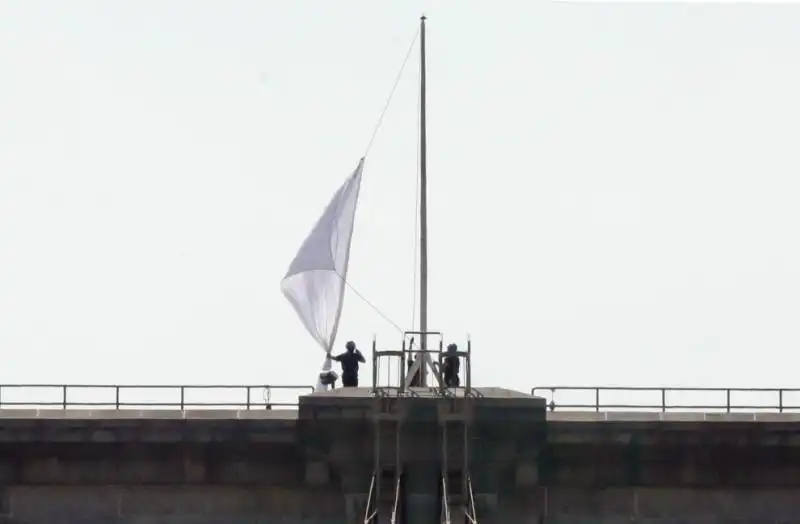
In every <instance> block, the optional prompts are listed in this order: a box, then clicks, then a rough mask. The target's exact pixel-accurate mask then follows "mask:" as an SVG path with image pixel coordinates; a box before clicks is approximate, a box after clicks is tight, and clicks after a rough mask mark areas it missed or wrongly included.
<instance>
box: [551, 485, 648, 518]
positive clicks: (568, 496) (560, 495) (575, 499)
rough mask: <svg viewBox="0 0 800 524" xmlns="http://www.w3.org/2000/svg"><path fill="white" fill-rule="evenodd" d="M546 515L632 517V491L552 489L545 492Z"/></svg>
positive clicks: (623, 489) (614, 489)
mask: <svg viewBox="0 0 800 524" xmlns="http://www.w3.org/2000/svg"><path fill="white" fill-rule="evenodd" d="M545 503H546V507H547V514H548V515H554V516H575V517H578V516H580V517H584V516H586V517H590V516H594V517H627V518H630V517H632V516H633V515H634V511H635V509H634V498H633V490H632V489H627V488H609V489H602V488H586V489H576V488H568V487H557V488H556V487H552V488H548V490H547V499H546V501H545Z"/></svg>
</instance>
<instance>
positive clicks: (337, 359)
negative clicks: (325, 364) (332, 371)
mask: <svg viewBox="0 0 800 524" xmlns="http://www.w3.org/2000/svg"><path fill="white" fill-rule="evenodd" d="M331 360H335V361H336V362H341V361H342V355H334V356H332V357H331Z"/></svg>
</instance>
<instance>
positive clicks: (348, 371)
mask: <svg viewBox="0 0 800 524" xmlns="http://www.w3.org/2000/svg"><path fill="white" fill-rule="evenodd" d="M345 348H347V351H345V352H344V353H340V354H338V355H336V356H335V357H333V360H335V361H336V362H339V363H340V364H341V365H342V387H345V388H357V387H358V363H359V362H361V363H362V364H363V363H364V362H366V360H364V355H362V354H361V352H360V351H359V350H358V349H356V343H355V342H353V341H352V340H351V341H350V342H348V343H347V344H346V345H345Z"/></svg>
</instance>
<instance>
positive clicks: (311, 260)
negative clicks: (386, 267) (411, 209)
mask: <svg viewBox="0 0 800 524" xmlns="http://www.w3.org/2000/svg"><path fill="white" fill-rule="evenodd" d="M363 169H364V159H363V158H362V159H361V160H360V161H359V162H358V167H356V170H355V171H354V172H353V174H352V175H350V177H349V178H348V179H347V180H346V181H345V183H344V184H342V186H341V187H340V188H339V190H338V191H337V192H336V194H335V195H334V196H333V198H332V199H331V201H330V203H329V204H328V207H327V208H326V209H325V212H324V213H323V214H322V216H321V217H320V218H319V220H318V221H317V223H316V225H315V226H314V229H312V230H311V233H309V235H308V237H307V238H306V239H305V241H304V242H303V245H302V246H301V247H300V251H298V252H297V255H295V257H294V260H293V261H292V263H291V265H290V266H289V271H287V272H286V276H285V277H283V280H282V281H281V291H283V294H284V295H285V296H286V298H287V299H288V300H289V302H291V303H292V306H294V309H295V311H297V314H298V315H299V316H300V320H301V321H302V322H303V325H304V326H305V327H306V329H307V330H308V332H309V333H310V334H311V336H312V337H314V340H316V341H317V343H319V345H320V346H321V347H322V349H323V350H324V351H325V363H324V364H323V368H322V372H323V373H324V372H326V371H329V370H330V369H331V361H330V353H331V351H332V349H333V344H334V341H335V340H336V330H337V329H338V327H339V318H340V316H341V314H342V305H343V304H344V290H345V279H346V278H347V265H348V262H349V259H350V241H351V240H352V237H353V225H354V222H355V215H356V204H357V203H358V191H359V189H360V188H361V172H362V170H363ZM316 383H317V389H319V388H320V387H321V384H320V380H319V377H318V378H317V381H316Z"/></svg>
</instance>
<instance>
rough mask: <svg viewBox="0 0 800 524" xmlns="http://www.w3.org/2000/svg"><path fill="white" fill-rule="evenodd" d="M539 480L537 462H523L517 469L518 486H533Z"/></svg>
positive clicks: (516, 480) (516, 479) (516, 481)
mask: <svg viewBox="0 0 800 524" xmlns="http://www.w3.org/2000/svg"><path fill="white" fill-rule="evenodd" d="M538 482H539V467H538V466H537V464H536V463H535V462H521V463H519V464H517V467H516V470H515V483H516V486H517V487H518V488H527V487H533V486H535V485H536V484H537V483H538Z"/></svg>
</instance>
